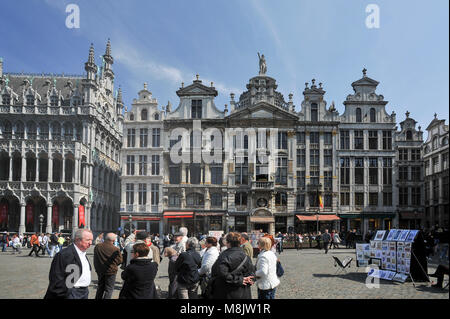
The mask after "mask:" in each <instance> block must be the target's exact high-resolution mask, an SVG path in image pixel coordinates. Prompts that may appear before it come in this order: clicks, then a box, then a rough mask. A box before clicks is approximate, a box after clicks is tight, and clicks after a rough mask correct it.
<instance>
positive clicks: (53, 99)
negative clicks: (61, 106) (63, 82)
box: [50, 95, 58, 106]
mask: <svg viewBox="0 0 450 319" xmlns="http://www.w3.org/2000/svg"><path fill="white" fill-rule="evenodd" d="M50 106H58V96H57V95H52V96H50Z"/></svg>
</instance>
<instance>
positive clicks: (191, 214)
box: [164, 212, 194, 218]
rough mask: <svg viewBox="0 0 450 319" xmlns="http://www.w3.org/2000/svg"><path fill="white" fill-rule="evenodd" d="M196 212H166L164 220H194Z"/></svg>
mask: <svg viewBox="0 0 450 319" xmlns="http://www.w3.org/2000/svg"><path fill="white" fill-rule="evenodd" d="M193 217H194V212H165V213H164V218H193Z"/></svg>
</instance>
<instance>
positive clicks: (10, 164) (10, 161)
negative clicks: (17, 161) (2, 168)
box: [8, 154, 14, 182]
mask: <svg viewBox="0 0 450 319" xmlns="http://www.w3.org/2000/svg"><path fill="white" fill-rule="evenodd" d="M13 163H14V162H13V156H12V154H11V155H10V156H9V178H8V180H9V181H10V182H12V175H13Z"/></svg>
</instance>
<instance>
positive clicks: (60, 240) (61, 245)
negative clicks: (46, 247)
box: [58, 234, 66, 252]
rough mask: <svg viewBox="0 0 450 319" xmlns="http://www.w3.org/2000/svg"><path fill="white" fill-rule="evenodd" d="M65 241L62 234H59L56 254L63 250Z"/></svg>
mask: <svg viewBox="0 0 450 319" xmlns="http://www.w3.org/2000/svg"><path fill="white" fill-rule="evenodd" d="M65 241H66V239H65V238H64V236H63V235H62V234H59V237H58V252H60V251H61V250H62V249H63V247H64V242H65Z"/></svg>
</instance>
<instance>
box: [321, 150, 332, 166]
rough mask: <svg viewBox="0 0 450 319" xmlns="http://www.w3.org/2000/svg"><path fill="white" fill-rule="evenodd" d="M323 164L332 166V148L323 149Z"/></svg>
mask: <svg viewBox="0 0 450 319" xmlns="http://www.w3.org/2000/svg"><path fill="white" fill-rule="evenodd" d="M323 165H324V166H327V167H328V166H329V167H331V166H333V150H332V149H329V150H323Z"/></svg>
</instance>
